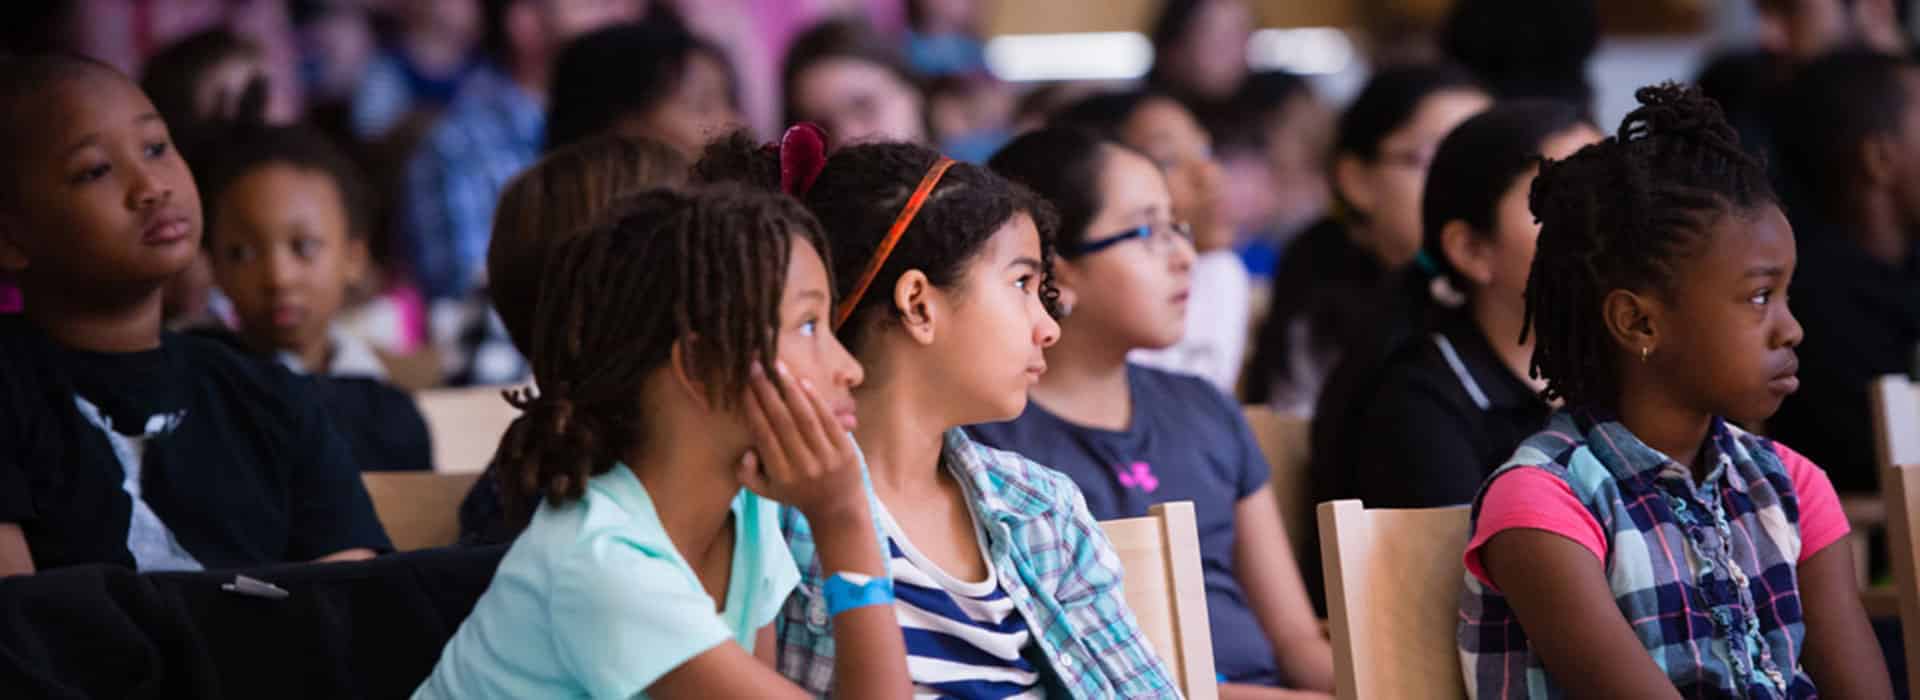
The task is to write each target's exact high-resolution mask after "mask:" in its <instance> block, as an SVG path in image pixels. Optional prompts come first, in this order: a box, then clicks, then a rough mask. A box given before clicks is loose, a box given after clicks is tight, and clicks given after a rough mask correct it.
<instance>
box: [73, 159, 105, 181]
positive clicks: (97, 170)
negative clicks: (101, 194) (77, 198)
mask: <svg viewBox="0 0 1920 700" xmlns="http://www.w3.org/2000/svg"><path fill="white" fill-rule="evenodd" d="M112 171H113V166H112V165H111V164H108V163H101V164H99V165H95V166H91V167H88V168H86V169H84V170H81V171H80V172H78V173H75V174H74V176H73V181H74V183H75V184H85V183H89V182H94V181H96V180H99V179H100V178H103V177H106V176H107V173H109V172H112Z"/></svg>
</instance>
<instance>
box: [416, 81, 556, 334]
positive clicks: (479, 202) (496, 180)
mask: <svg viewBox="0 0 1920 700" xmlns="http://www.w3.org/2000/svg"><path fill="white" fill-rule="evenodd" d="M545 128H546V112H545V110H544V109H543V108H542V107H541V106H540V102H539V101H538V100H537V99H536V98H535V97H534V96H533V95H529V94H527V91H526V90H525V89H523V88H521V87H520V86H519V85H517V84H515V83H514V82H513V80H512V79H510V78H508V77H507V76H506V74H504V73H501V72H500V71H499V70H498V69H496V68H493V67H491V66H488V67H484V68H480V69H476V70H474V71H473V72H472V74H471V75H469V76H468V77H467V80H466V81H465V82H464V83H462V84H461V85H460V92H459V93H458V94H457V95H455V96H454V98H453V102H452V103H451V104H450V105H448V106H447V113H446V116H444V117H442V118H441V119H440V122H439V123H438V124H435V125H434V127H433V130H432V131H430V132H428V134H427V137H426V140H424V141H422V142H421V143H420V150H419V151H418V152H417V153H415V154H414V156H413V160H411V161H409V162H408V163H407V181H406V186H407V196H406V201H405V203H404V204H403V205H402V206H403V211H402V212H401V214H402V216H403V221H402V224H403V225H402V227H401V231H400V235H401V237H402V243H403V245H404V246H405V251H404V252H405V253H406V255H407V260H408V261H409V262H411V263H412V264H413V274H414V276H415V277H416V278H418V279H419V281H420V286H421V288H422V289H423V290H424V291H425V292H426V294H427V298H428V299H433V300H440V299H459V298H461V297H462V296H464V295H465V294H466V293H467V290H469V289H471V288H472V286H473V283H474V282H475V280H476V279H478V276H479V273H480V271H481V269H482V268H484V267H485V265H486V260H487V241H488V240H489V239H490V238H491V237H492V233H493V208H494V205H495V204H496V203H497V200H498V199H499V197H500V190H502V189H505V188H506V186H507V181H508V180H511V179H513V177H514V176H515V175H518V174H520V171H521V170H524V169H526V167H527V166H528V165H531V164H533V161H534V159H536V158H538V157H539V156H540V141H541V139H542V138H543V130H544V129H545Z"/></svg>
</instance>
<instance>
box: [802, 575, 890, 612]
mask: <svg viewBox="0 0 1920 700" xmlns="http://www.w3.org/2000/svg"><path fill="white" fill-rule="evenodd" d="M820 595H822V596H825V597H826V599H827V616H828V617H837V616H839V615H840V613H843V612H846V611H848V610H852V609H854V608H864V607H867V606H869V605H892V604H893V579H891V578H884V577H883V578H873V577H871V576H867V575H865V574H848V573H837V574H834V575H832V576H828V577H827V582H826V583H825V584H823V585H821V586H820Z"/></svg>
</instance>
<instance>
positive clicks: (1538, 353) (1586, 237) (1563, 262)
mask: <svg viewBox="0 0 1920 700" xmlns="http://www.w3.org/2000/svg"><path fill="white" fill-rule="evenodd" d="M1634 97H1635V98H1637V99H1638V100H1639V101H1640V107H1639V108H1638V109H1635V110H1633V111H1632V112H1631V113H1628V114H1627V116H1626V118H1625V119H1623V120H1621V123H1620V130H1619V133H1618V134H1616V135H1615V136H1613V137H1611V138H1608V139H1607V140H1605V141H1602V142H1600V143H1598V144H1594V145H1592V146H1588V147H1586V148H1583V149H1581V150H1580V151H1579V152H1578V153H1575V154H1574V155H1573V156H1571V157H1569V158H1567V159H1566V160H1563V161H1560V162H1557V163H1550V164H1548V165H1547V166H1546V167H1545V168H1543V169H1542V170H1541V172H1540V175H1539V177H1538V178H1537V179H1536V180H1534V184H1533V191H1532V193H1531V195H1530V197H1529V198H1528V202H1529V204H1530V205H1531V206H1532V209H1533V212H1534V216H1536V217H1538V218H1539V220H1540V241H1539V244H1538V248H1537V249H1536V252H1535V253H1534V258H1533V268H1532V270H1531V272H1530V274H1529V275H1528V278H1527V292H1526V322H1525V324H1524V325H1523V326H1522V328H1521V335H1520V337H1521V341H1522V342H1525V340H1526V338H1527V335H1528V334H1529V333H1531V334H1532V335H1533V336H1534V338H1535V345H1534V351H1533V363H1532V372H1533V375H1534V376H1536V377H1544V378H1546V380H1547V388H1546V390H1545V392H1543V395H1544V396H1545V397H1546V398H1548V399H1554V398H1560V399H1565V400H1566V401H1567V402H1568V403H1569V404H1572V405H1579V404H1590V403H1595V402H1598V403H1601V404H1603V405H1604V404H1608V403H1611V402H1613V401H1614V400H1616V399H1617V396H1618V393H1619V384H1620V380H1619V368H1618V367H1617V366H1616V365H1615V362H1614V358H1613V352H1612V348H1611V347H1610V345H1611V342H1612V341H1611V336H1610V335H1609V333H1608V331H1607V329H1606V327H1605V326H1604V324H1603V320H1602V317H1601V311H1600V307H1601V304H1602V302H1603V300H1604V299H1605V298H1606V295H1607V293H1608V292H1610V291H1612V290H1615V289H1632V290H1649V291H1653V292H1656V293H1660V294H1663V295H1671V294H1672V292H1673V291H1674V284H1675V282H1676V281H1677V276H1678V271H1677V270H1678V267H1679V264H1680V263H1681V262H1683V261H1685V260H1687V259H1688V258H1689V257H1691V256H1693V255H1697V254H1699V253H1700V252H1701V250H1702V249H1703V248H1704V247H1705V244H1706V243H1707V236H1708V233H1709V231H1710V230H1711V227H1712V225H1713V224H1714V223H1715V222H1716V221H1718V220H1720V218H1721V217H1724V216H1728V215H1733V214H1736V213H1739V212H1746V211H1751V210H1753V209H1755V208H1757V207H1761V206H1765V205H1769V204H1776V203H1777V201H1778V200H1777V198H1776V197H1775V195H1774V193H1773V189H1772V187H1771V186H1770V185H1769V184H1768V180H1767V170H1766V165H1765V163H1764V162H1763V161H1762V160H1761V159H1760V158H1759V157H1756V156H1754V155H1752V154H1750V153H1748V152H1747V151H1745V150H1743V149H1742V148H1741V147H1740V138H1739V136H1738V135H1737V134H1735V133H1734V129H1733V127H1732V126H1731V125H1729V124H1728V123H1727V120H1726V118H1725V117H1724V116H1722V114H1721V111H1720V106H1719V104H1717V103H1715V102H1714V101H1713V100H1711V99H1708V98H1707V97H1705V96H1704V95H1702V94H1701V93H1700V91H1699V89H1698V88H1694V87H1683V86H1681V85H1678V84H1675V83H1671V82H1669V83H1662V84H1660V85H1655V86H1651V87H1643V88H1641V89H1640V90H1638V91H1637V92H1635V93H1634Z"/></svg>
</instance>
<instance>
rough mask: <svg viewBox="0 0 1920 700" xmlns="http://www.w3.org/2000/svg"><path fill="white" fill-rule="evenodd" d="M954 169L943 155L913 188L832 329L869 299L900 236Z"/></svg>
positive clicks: (839, 312)
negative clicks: (871, 288)
mask: <svg viewBox="0 0 1920 700" xmlns="http://www.w3.org/2000/svg"><path fill="white" fill-rule="evenodd" d="M951 167H953V159H952V158H948V157H946V156H941V157H940V160H938V161H935V162H934V164H933V167H932V168H928V169H927V175H926V177H922V178H920V186H919V187H916V188H914V190H913V196H911V197H908V198H907V205H906V206H905V207H901V208H900V216H898V217H895V218H894V220H893V228H890V229H887V237H886V238H882V239H880V247H879V248H876V249H874V251H873V262H870V263H867V269H866V271H865V272H862V273H860V283H859V284H856V285H853V293H852V294H848V295H847V298H845V299H841V300H840V308H838V309H836V310H834V313H833V327H834V329H835V330H838V329H839V328H840V327H841V326H843V325H846V323H847V317H849V316H852V315H853V309H854V307H856V306H859V305H860V297H863V296H866V294H867V287H868V286H870V285H872V284H873V278H875V277H878V276H880V268H881V267H884V266H886V264H887V257H888V256H890V255H893V247H894V246H895V245H899V243H900V235H901V234H904V233H906V232H907V226H909V225H911V224H913V216H914V215H915V214H918V213H920V205H923V204H926V203H927V196H928V195H931V194H933V188H934V186H935V185H938V184H940V176H942V175H945V174H947V168H951Z"/></svg>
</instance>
